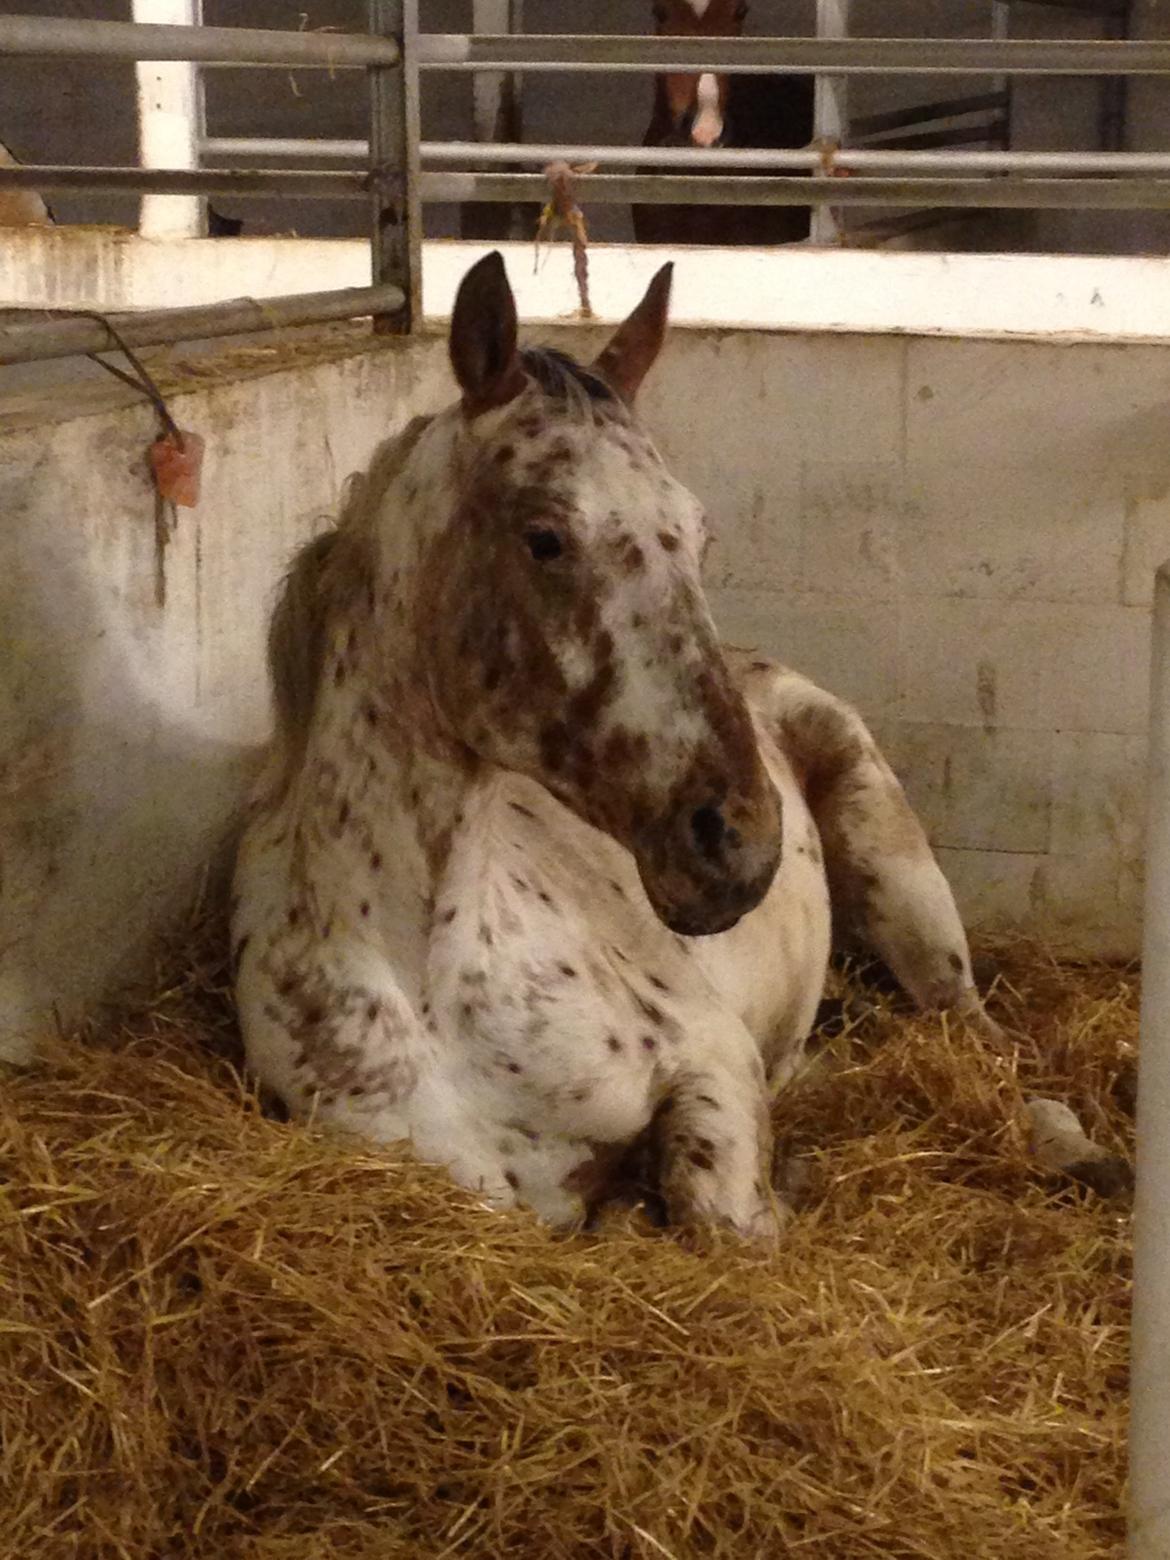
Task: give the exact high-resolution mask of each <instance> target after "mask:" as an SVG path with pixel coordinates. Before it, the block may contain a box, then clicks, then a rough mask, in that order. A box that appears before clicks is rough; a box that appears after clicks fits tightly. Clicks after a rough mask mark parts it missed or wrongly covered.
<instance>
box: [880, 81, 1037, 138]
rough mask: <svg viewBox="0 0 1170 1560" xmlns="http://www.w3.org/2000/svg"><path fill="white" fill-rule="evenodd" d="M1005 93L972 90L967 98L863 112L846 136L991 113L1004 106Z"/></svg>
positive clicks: (883, 132) (946, 99) (901, 128)
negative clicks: (975, 91) (964, 115)
mask: <svg viewBox="0 0 1170 1560" xmlns="http://www.w3.org/2000/svg"><path fill="white" fill-rule="evenodd" d="M1005 106H1006V105H1005V94H1004V93H1003V92H1002V91H1000V92H979V93H972V94H971V95H970V96H969V97H956V98H944V99H941V100H940V101H939V102H936V103H919V104H917V105H916V106H915V107H914V108H895V109H893V110H892V111H891V112H890V113H888V114H864V115H862V117H861V118H860V119H854V120H853V121H852V122H851V123H850V126H849V138H850V140H852V141H856V140H857V139H858V138H859V137H860V136H866V137H869V136H874V135H885V134H886V132H887V131H890V130H905V129H909V128H911V127H912V126H914V125H920V124H924V123H927V122H931V123H933V121H934V120H936V119H957V118H958V117H959V116H960V115H961V114H982V113H985V112H986V113H991V112H994V111H995V110H997V109H1001V108H1003V107H1005Z"/></svg>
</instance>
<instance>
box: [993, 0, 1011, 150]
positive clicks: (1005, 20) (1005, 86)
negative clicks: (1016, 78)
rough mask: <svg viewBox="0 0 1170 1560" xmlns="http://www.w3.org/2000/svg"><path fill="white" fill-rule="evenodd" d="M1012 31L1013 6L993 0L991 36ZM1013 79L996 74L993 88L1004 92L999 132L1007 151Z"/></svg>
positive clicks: (1003, 0)
mask: <svg viewBox="0 0 1170 1560" xmlns="http://www.w3.org/2000/svg"><path fill="white" fill-rule="evenodd" d="M1011 32H1012V8H1011V6H1010V5H1009V4H1008V0H991V36H992V37H993V38H995V39H998V40H1002V39H1005V38H1010V37H1011ZM1012 80H1013V78H1012V77H1011V76H996V77H995V78H994V80H993V83H992V88H991V90H992V91H993V92H1000V93H1002V94H1003V99H1004V106H1003V119H1002V121H1001V124H1002V128H1001V131H1000V134H999V144H1000V146H1001V147H1002V148H1003V150H1004V151H1005V152H1010V151H1011V149H1012V107H1013V102H1012V92H1013V87H1012Z"/></svg>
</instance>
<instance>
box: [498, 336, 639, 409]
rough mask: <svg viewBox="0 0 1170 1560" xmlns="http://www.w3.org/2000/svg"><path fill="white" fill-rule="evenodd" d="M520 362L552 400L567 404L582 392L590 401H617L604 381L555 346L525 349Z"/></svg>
mask: <svg viewBox="0 0 1170 1560" xmlns="http://www.w3.org/2000/svg"><path fill="white" fill-rule="evenodd" d="M520 361H521V362H522V363H523V365H524V368H525V371H526V372H527V373H528V374H529V375H530V376H531V377H532V378H533V379H535V381H536V383H537V384H538V385H539V386H540V388H541V389H542V390H543V391H544V393H545V395H549V396H552V397H553V399H554V400H557V401H567V400H569V399H570V397H575V396H577V395H579V394H580V393H581V392H582V391H584V392H585V394H586V395H587V396H588V397H589V399H590V400H591V401H609V402H616V401H617V396H616V394H615V393H614V391H613V390H611V389H610V387H609V385H607V384H606V382H605V380H604V379H601V378H600V377H599V376H598V375H597V374H595V373H594V372H593V370H592V369H590V368H583V367H582V366H581V364H580V363H577V362H575V361H574V360H573V359H572V358H571V357H569V356H568V354H567V353H565V352H558V351H557V349H556V348H555V347H527V348H525V350H524V351H523V352H521V354H520Z"/></svg>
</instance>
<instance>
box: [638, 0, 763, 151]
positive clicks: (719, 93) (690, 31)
mask: <svg viewBox="0 0 1170 1560" xmlns="http://www.w3.org/2000/svg"><path fill="white" fill-rule="evenodd" d="M747 13H748V8H747V5H746V3H745V0H655V5H654V23H655V30H656V31H657V33H658V35H659V37H663V38H738V37H739V36H740V35H741V34H742V32H743V24H744V19H745V18H746V16H747ZM728 85H729V78H728V77H727V76H718V75H711V74H708V73H704V74H703V75H701V76H696V75H687V74H684V73H682V72H679V71H670V72H668V73H667V74H665V75H662V76H660V77H659V78H658V103H657V118H658V120H659V121H660V123H659V133H658V136H657V137H656V139H655V144H656V145H660V146H702V147H710V146H719V145H720V144H721V143H722V142H723V141H724V140H726V139H727V98H728ZM663 119H668V120H669V124H668V125H667V124H663V123H661V121H662V120H663Z"/></svg>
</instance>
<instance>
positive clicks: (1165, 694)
mask: <svg viewBox="0 0 1170 1560" xmlns="http://www.w3.org/2000/svg"><path fill="white" fill-rule="evenodd" d="M1147 779H1148V785H1149V794H1148V798H1147V811H1146V890H1145V927H1144V932H1143V938H1142V1010H1141V1054H1140V1058H1139V1061H1138V1105H1137V1197H1136V1203H1135V1210H1134V1286H1133V1297H1134V1310H1133V1371H1132V1383H1133V1385H1132V1408H1131V1418H1130V1506H1129V1555H1130V1560H1165V1557H1166V1556H1167V1555H1170V1412H1168V1411H1167V1405H1170V1131H1167V1123H1168V1122H1170V564H1163V565H1162V567H1161V568H1160V569H1159V570H1158V573H1157V578H1156V580H1155V585H1154V624H1153V648H1152V654H1151V674H1150V748H1149V758H1148V767H1147Z"/></svg>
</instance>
